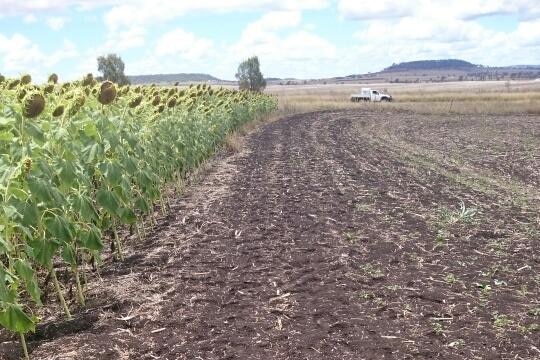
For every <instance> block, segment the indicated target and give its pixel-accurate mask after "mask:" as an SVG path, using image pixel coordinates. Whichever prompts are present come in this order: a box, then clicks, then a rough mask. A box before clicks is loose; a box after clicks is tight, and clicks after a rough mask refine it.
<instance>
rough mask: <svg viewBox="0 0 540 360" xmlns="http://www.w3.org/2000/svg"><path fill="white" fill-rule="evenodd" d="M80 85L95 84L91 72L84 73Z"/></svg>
mask: <svg viewBox="0 0 540 360" xmlns="http://www.w3.org/2000/svg"><path fill="white" fill-rule="evenodd" d="M81 84H82V86H93V85H94V84H95V80H94V75H92V74H91V73H88V74H86V76H85V77H84V79H82V82H81Z"/></svg>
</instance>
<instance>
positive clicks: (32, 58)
mask: <svg viewBox="0 0 540 360" xmlns="http://www.w3.org/2000/svg"><path fill="white" fill-rule="evenodd" d="M77 55H78V53H77V50H76V48H75V45H74V44H73V43H71V42H70V41H67V40H66V41H64V43H63V45H62V47H61V48H59V49H57V50H55V51H53V52H52V53H49V54H45V53H44V52H43V51H42V50H41V49H40V48H39V46H38V45H37V44H35V43H33V42H32V41H31V40H30V39H28V38H27V37H25V36H23V35H21V34H14V35H13V36H11V37H6V36H4V35H2V34H0V57H1V59H2V62H1V63H0V64H1V67H2V69H3V71H5V74H6V75H10V76H16V75H17V74H18V73H22V72H29V73H31V74H37V75H38V78H39V76H41V77H43V76H45V72H46V71H51V70H52V69H53V68H54V66H55V65H57V64H58V63H60V62H61V61H63V60H66V59H69V58H74V57H76V56H77Z"/></svg>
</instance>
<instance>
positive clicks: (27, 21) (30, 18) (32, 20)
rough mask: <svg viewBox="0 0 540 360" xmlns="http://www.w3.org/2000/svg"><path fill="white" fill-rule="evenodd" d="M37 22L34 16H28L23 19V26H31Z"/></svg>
mask: <svg viewBox="0 0 540 360" xmlns="http://www.w3.org/2000/svg"><path fill="white" fill-rule="evenodd" d="M36 21H37V18H36V16H35V15H34V14H28V15H25V16H24V17H23V22H24V23H25V24H33V23H35V22H36Z"/></svg>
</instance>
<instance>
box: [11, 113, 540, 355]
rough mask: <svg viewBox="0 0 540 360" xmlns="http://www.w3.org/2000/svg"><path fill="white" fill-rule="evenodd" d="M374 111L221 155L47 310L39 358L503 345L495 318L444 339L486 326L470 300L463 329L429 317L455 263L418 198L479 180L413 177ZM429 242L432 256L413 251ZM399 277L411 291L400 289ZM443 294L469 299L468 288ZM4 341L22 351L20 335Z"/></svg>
mask: <svg viewBox="0 0 540 360" xmlns="http://www.w3.org/2000/svg"><path fill="white" fill-rule="evenodd" d="M378 116H380V115H374V114H372V113H359V112H343V111H341V112H332V111H330V112H320V113H314V114H308V115H297V116H291V117H288V118H285V119H281V120H279V121H276V122H273V123H270V124H267V125H264V126H263V127H261V128H260V129H259V130H257V131H256V132H255V133H253V134H252V135H251V136H249V138H248V140H247V144H246V149H247V150H246V151H244V152H242V153H240V154H237V155H235V156H232V157H229V158H225V159H221V160H217V161H215V162H214V164H213V166H211V167H210V168H209V170H208V173H207V174H206V175H205V176H204V177H203V180H202V181H201V182H200V183H199V184H195V185H194V186H191V187H190V188H189V191H188V192H187V193H186V194H185V195H183V196H181V197H180V198H179V199H177V200H176V201H174V203H173V206H172V209H171V214H170V215H169V216H168V217H167V218H164V219H160V226H159V228H158V229H156V231H155V232H154V233H153V234H152V235H151V237H150V238H149V239H147V240H146V241H145V243H143V244H139V245H136V246H134V247H133V248H132V249H129V250H128V251H129V253H128V256H127V259H126V262H125V263H122V264H107V265H106V266H105V267H104V268H103V270H102V274H101V275H102V278H103V281H102V282H97V281H96V282H92V283H91V284H90V292H89V296H88V309H87V310H85V311H84V312H81V313H79V314H78V315H77V316H76V319H75V320H74V321H73V322H71V323H69V322H64V323H62V322H61V321H59V320H56V321H55V323H56V324H57V325H48V324H45V325H44V326H43V327H42V328H41V329H40V331H38V334H37V336H36V337H35V338H34V339H33V341H31V342H30V348H31V349H32V352H33V354H32V356H33V357H34V358H36V359H56V360H60V359H62V360H64V359H204V360H207V359H208V360H211V359H351V360H352V359H355V360H356V359H412V358H415V359H419V358H422V359H430V358H437V357H439V356H444V358H446V359H466V358H467V359H472V358H481V356H482V353H481V352H480V351H481V350H482V349H483V348H484V347H485V346H486V342H488V343H491V344H494V343H495V342H497V341H499V343H504V341H502V340H500V339H495V338H492V337H494V336H495V335H494V334H492V333H490V332H489V331H487V332H486V333H483V335H484V336H485V337H484V338H483V339H479V340H478V341H471V342H470V343H467V344H466V346H467V348H466V349H458V348H453V347H448V346H447V345H446V344H445V343H444V340H448V342H450V340H451V339H450V337H452V336H458V335H459V332H460V331H461V332H465V334H468V335H469V336H474V334H473V332H474V329H472V330H471V329H467V326H468V325H470V323H471V318H470V317H469V318H467V316H463V315H462V314H459V313H456V314H455V315H456V319H458V320H456V325H455V326H454V328H452V329H449V331H450V330H453V331H454V332H455V333H457V335H455V334H451V333H450V332H449V339H444V340H441V339H440V337H435V336H434V335H433V333H432V331H433V324H432V322H431V320H430V319H431V318H432V317H436V316H442V317H445V316H448V315H447V313H446V312H445V311H447V309H448V306H449V304H447V303H446V300H445V296H446V297H448V293H444V291H446V290H445V289H443V288H437V285H436V283H429V282H428V283H425V282H422V281H421V280H422V279H425V278H429V277H430V276H431V274H432V273H433V272H434V271H443V270H441V269H448V268H449V267H452V266H453V265H452V262H451V261H449V260H448V259H446V260H445V259H444V257H441V256H440V255H438V254H424V252H426V250H425V249H424V247H425V246H426V245H429V243H430V242H432V238H433V237H434V236H435V235H434V232H433V230H432V229H430V228H429V226H428V219H426V218H425V217H423V216H421V215H419V214H415V213H414V212H415V211H418V212H420V210H426V208H428V209H429V208H430V207H432V206H433V205H434V204H433V202H432V199H433V197H434V196H435V197H436V198H437V201H439V202H440V204H448V205H450V204H454V205H455V203H456V200H457V199H460V198H462V197H466V196H469V197H473V198H474V197H477V198H478V197H479V196H481V194H473V195H471V194H470V193H468V192H467V191H466V189H463V188H451V189H446V188H445V187H440V186H439V185H438V184H440V183H441V182H444V181H446V180H445V179H442V178H440V177H438V176H437V174H430V175H429V176H424V177H423V178H422V179H419V178H416V177H415V174H414V173H413V172H411V170H410V169H409V168H408V167H407V166H406V164H404V163H402V162H400V161H399V160H398V159H395V158H392V155H391V153H390V152H389V151H387V149H386V145H384V144H378V143H376V142H374V141H373V139H372V138H371V137H370V135H369V128H370V127H372V126H376V123H377V117H378ZM374 124H375V125H374ZM351 234H352V235H351ZM477 240H478V239H477ZM418 254H421V255H423V256H424V255H425V264H424V265H422V264H421V265H422V266H420V267H419V266H418V263H414V261H411V259H414V256H417V255H418ZM413 255H414V256H413ZM456 274H457V271H456ZM398 285H399V290H398V291H399V295H397V292H396V291H391V290H388V288H389V287H392V286H398ZM362 294H364V295H366V296H369V300H366V299H367V298H366V299H362V296H363V295H362ZM456 299H457V300H456ZM447 300H451V301H457V302H461V303H464V302H467V301H469V302H471V301H472V300H471V299H469V298H467V297H465V296H464V295H462V294H460V293H459V290H458V292H452V293H451V294H450V297H448V298H447ZM460 306H461V305H460ZM467 306H469V305H467ZM458 309H459V306H458ZM467 310H468V309H465V310H463V313H464V314H465V315H466V313H467ZM461 316H463V318H464V319H463V320H461ZM480 316H484V315H483V314H481V315H480ZM486 316H488V315H486ZM486 321H489V318H488V319H486ZM477 330H478V331H481V330H482V329H477ZM514 340H515V339H514ZM524 341H525V343H524V344H523V345H522V346H521V348H519V344H518V349H517V350H518V353H519V354H524V353H525V349H526V344H528V342H527V341H529V340H524ZM529 342H530V341H529ZM531 343H534V339H533V340H532V342H531ZM3 349H6V347H3V346H0V351H2V350H3ZM8 350H9V351H8V357H7V358H8V359H10V360H11V359H16V358H17V351H16V347H15V346H14V345H13V344H12V345H11V346H10V347H8ZM513 350H515V346H513V345H512V344H503V345H500V347H499V348H498V349H495V348H493V347H492V348H490V349H488V350H486V352H484V353H483V354H484V355H486V356H488V355H489V356H491V358H494V359H495V358H500V357H499V356H500V355H501V354H502V353H505V352H506V353H508V354H509V353H511V352H512V351H513ZM0 354H1V352H0ZM478 356H480V357H478ZM0 358H1V357H0ZM525 358H526V357H525Z"/></svg>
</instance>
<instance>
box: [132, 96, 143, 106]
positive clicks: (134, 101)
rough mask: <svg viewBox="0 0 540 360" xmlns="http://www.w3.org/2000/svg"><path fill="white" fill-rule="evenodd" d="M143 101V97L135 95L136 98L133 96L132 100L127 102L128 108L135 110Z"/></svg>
mask: <svg viewBox="0 0 540 360" xmlns="http://www.w3.org/2000/svg"><path fill="white" fill-rule="evenodd" d="M142 100H143V96H142V95H137V96H134V97H133V98H131V100H130V101H129V107H130V108H132V109H133V108H136V107H137V106H139V105H140V104H141V102H142Z"/></svg>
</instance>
